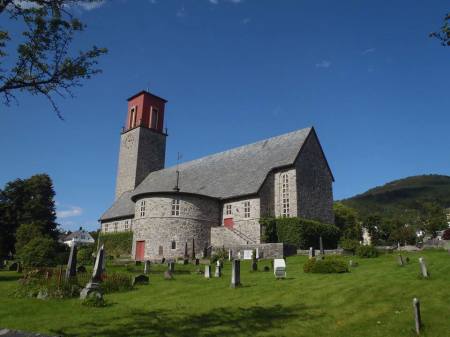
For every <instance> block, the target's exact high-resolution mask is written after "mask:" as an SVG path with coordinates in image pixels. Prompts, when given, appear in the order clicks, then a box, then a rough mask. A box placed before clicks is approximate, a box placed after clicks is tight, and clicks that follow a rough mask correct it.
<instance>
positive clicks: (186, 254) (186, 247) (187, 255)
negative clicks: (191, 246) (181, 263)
mask: <svg viewBox="0 0 450 337" xmlns="http://www.w3.org/2000/svg"><path fill="white" fill-rule="evenodd" d="M184 259H185V260H186V259H189V252H188V243H187V241H186V242H185V243H184Z"/></svg>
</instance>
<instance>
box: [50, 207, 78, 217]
mask: <svg viewBox="0 0 450 337" xmlns="http://www.w3.org/2000/svg"><path fill="white" fill-rule="evenodd" d="M81 214H83V209H82V208H81V207H78V206H70V207H69V208H68V209H65V210H61V211H56V216H57V217H58V218H59V219H64V218H71V217H74V216H80V215H81Z"/></svg>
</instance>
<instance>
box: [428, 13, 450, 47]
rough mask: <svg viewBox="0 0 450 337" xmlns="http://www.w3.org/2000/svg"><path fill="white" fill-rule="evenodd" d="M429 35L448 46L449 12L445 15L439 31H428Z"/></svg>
mask: <svg viewBox="0 0 450 337" xmlns="http://www.w3.org/2000/svg"><path fill="white" fill-rule="evenodd" d="M430 37H435V38H437V39H438V40H440V41H441V44H442V45H443V46H450V13H448V14H447V15H446V16H445V18H444V23H443V24H442V26H441V28H440V29H439V31H437V32H432V33H430Z"/></svg>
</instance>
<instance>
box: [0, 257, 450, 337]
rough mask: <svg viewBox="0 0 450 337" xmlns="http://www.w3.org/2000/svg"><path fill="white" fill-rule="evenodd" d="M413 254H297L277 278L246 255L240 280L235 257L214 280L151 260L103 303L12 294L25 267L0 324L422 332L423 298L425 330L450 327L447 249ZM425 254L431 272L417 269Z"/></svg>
mask: <svg viewBox="0 0 450 337" xmlns="http://www.w3.org/2000/svg"><path fill="white" fill-rule="evenodd" d="M406 255H407V256H409V258H410V263H409V264H408V265H406V266H404V267H399V266H398V265H397V262H396V256H397V255H395V254H387V255H381V256H380V257H378V258H374V259H359V258H351V259H353V260H354V261H356V262H358V263H359V266H357V267H355V268H352V269H351V272H350V273H345V274H326V275H325V274H306V273H304V272H303V268H302V267H303V264H304V262H305V261H306V259H307V257H304V256H293V257H289V258H287V278H286V279H285V280H278V281H277V280H275V278H274V275H273V272H272V271H271V272H264V271H262V270H263V267H264V266H265V265H267V266H270V261H260V262H259V265H258V267H259V271H258V272H251V271H250V262H248V261H245V262H243V263H242V264H241V281H242V284H243V286H242V287H240V288H237V289H232V288H230V278H231V266H230V264H229V263H226V264H225V267H224V271H223V276H222V278H220V279H217V278H212V279H209V280H208V279H205V278H204V277H203V276H201V275H198V274H195V273H190V272H189V271H194V270H195V268H196V267H195V266H192V265H188V266H182V265H176V266H175V268H176V272H175V275H174V276H175V279H174V280H171V281H167V280H164V278H163V271H164V270H165V266H155V265H152V272H151V274H150V284H149V285H142V286H138V287H136V289H135V290H132V291H128V292H122V293H115V294H110V295H106V296H105V299H106V300H107V301H108V303H109V305H108V306H107V307H104V308H91V307H85V306H82V305H81V303H80V300H78V299H70V300H38V299H22V298H15V297H13V296H12V295H11V294H12V293H13V292H14V289H15V287H16V286H17V285H16V284H17V279H18V277H19V274H17V273H15V272H6V271H0V327H2V328H10V329H18V330H24V331H33V332H40V333H45V334H47V335H62V336H114V337H122V336H190V337H193V336H290V337H291V336H308V337H311V336H342V337H350V336H364V337H368V336H383V337H392V336H415V331H414V320H413V310H412V299H413V298H414V297H418V298H419V299H420V301H421V306H422V319H423V323H424V327H423V333H422V335H423V336H436V337H447V336H450V254H449V253H447V252H446V251H444V250H440V251H438V250H435V251H432V250H429V251H424V252H420V253H409V254H406ZM420 256H423V257H424V258H425V260H426V262H427V264H428V267H429V271H430V274H431V278H430V279H428V280H424V279H421V278H419V265H418V258H419V257H420ZM344 259H346V260H349V259H350V257H344ZM136 268H141V269H143V266H141V267H136ZM109 270H115V271H123V272H125V268H124V267H109ZM177 271H178V272H177ZM213 272H214V267H213Z"/></svg>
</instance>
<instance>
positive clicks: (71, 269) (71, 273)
mask: <svg viewBox="0 0 450 337" xmlns="http://www.w3.org/2000/svg"><path fill="white" fill-rule="evenodd" d="M77 251H78V249H77V244H76V243H75V240H72V246H71V247H70V255H69V261H67V268H66V279H69V278H71V277H75V276H77Z"/></svg>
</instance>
